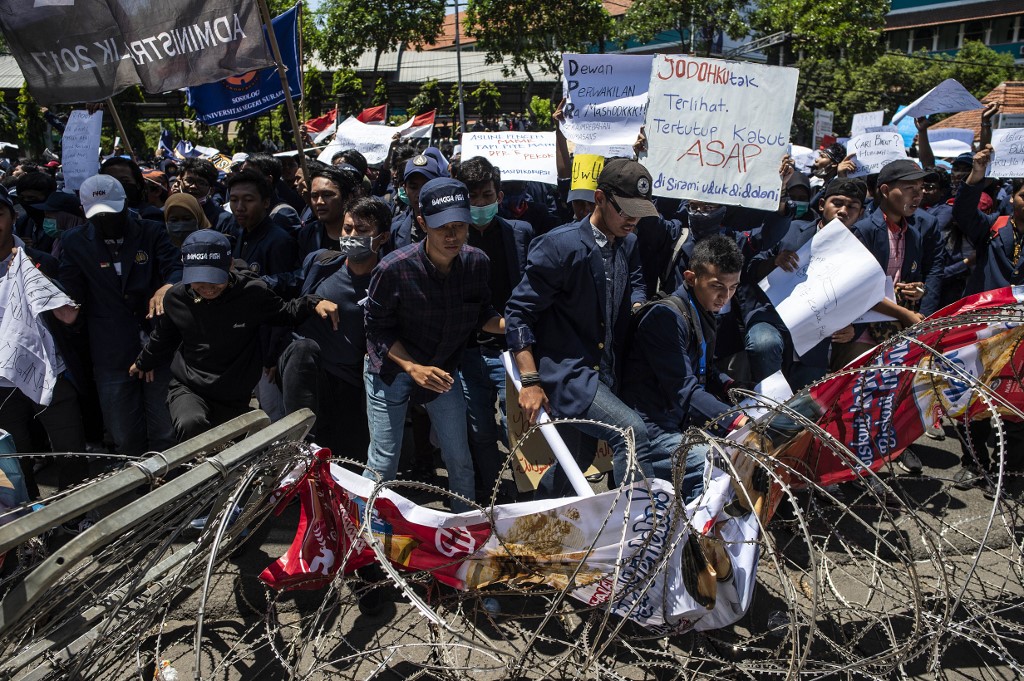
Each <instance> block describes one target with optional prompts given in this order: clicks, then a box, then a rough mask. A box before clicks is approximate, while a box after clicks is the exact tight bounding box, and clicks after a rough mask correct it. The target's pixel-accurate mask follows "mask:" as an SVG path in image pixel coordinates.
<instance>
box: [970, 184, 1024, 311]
mask: <svg viewBox="0 0 1024 681" xmlns="http://www.w3.org/2000/svg"><path fill="white" fill-rule="evenodd" d="M982 188H983V185H970V184H967V183H966V182H964V184H963V186H961V187H960V192H959V194H957V197H956V201H955V202H954V203H953V219H954V220H956V223H957V225H959V226H960V231H961V232H963V234H964V237H966V238H967V239H968V240H969V241H970V242H971V243H972V244H974V248H975V249H976V251H977V256H976V257H977V260H976V261H975V263H974V272H972V273H971V276H970V278H969V279H968V280H967V288H966V290H965V291H964V295H971V294H973V293H981V292H982V291H991V290H992V289H997V288H1003V287H1004V286H1017V285H1019V284H1021V283H1024V268H1022V267H1021V262H1020V261H1018V262H1016V263H1014V262H1013V238H1014V234H1013V227H1012V226H1011V225H1010V224H1009V220H1008V219H1003V220H999V222H998V225H999V226H1000V228H998V229H994V227H996V225H997V222H996V221H997V220H998V217H999V216H996V215H986V214H985V213H982V212H981V211H980V210H978V200H979V199H980V198H981V190H982Z"/></svg>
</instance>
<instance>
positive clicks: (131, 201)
mask: <svg viewBox="0 0 1024 681" xmlns="http://www.w3.org/2000/svg"><path fill="white" fill-rule="evenodd" d="M123 186H124V195H125V200H126V201H127V202H128V205H129V206H131V207H132V208H135V207H137V206H138V205H139V203H140V202H141V201H142V190H141V189H139V188H138V187H136V186H135V185H134V184H126V185H123Z"/></svg>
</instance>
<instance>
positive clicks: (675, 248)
mask: <svg viewBox="0 0 1024 681" xmlns="http://www.w3.org/2000/svg"><path fill="white" fill-rule="evenodd" d="M688 238H690V228H689V227H683V228H682V229H681V230H680V232H679V237H678V238H677V239H676V242H675V243H674V244H672V255H670V256H669V258H668V264H667V265H666V266H665V271H664V272H662V273H661V278H660V279H659V280H658V291H659V292H661V291H664V290H665V285H666V284H667V283H668V281H669V278H670V277H671V276H672V270H674V269H675V268H676V263H678V262H679V255H680V253H682V252H683V244H685V243H686V240H687V239H688Z"/></svg>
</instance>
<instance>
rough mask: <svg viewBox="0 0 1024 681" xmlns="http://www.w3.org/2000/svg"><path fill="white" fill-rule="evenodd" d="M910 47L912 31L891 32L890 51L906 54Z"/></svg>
mask: <svg viewBox="0 0 1024 681" xmlns="http://www.w3.org/2000/svg"><path fill="white" fill-rule="evenodd" d="M909 47H910V31H890V32H889V49H890V50H894V51H897V52H906V51H907V50H908V48H909Z"/></svg>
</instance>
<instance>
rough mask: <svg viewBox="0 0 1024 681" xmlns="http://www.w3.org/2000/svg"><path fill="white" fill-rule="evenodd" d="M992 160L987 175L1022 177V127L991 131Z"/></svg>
mask: <svg viewBox="0 0 1024 681" xmlns="http://www.w3.org/2000/svg"><path fill="white" fill-rule="evenodd" d="M992 149H993V150H994V151H995V153H994V154H993V155H992V162H991V163H990V164H989V166H988V172H987V173H985V174H986V175H988V176H989V177H1024V128H1000V129H999V130H993V131H992Z"/></svg>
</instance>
